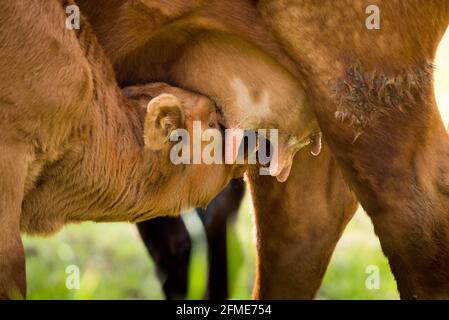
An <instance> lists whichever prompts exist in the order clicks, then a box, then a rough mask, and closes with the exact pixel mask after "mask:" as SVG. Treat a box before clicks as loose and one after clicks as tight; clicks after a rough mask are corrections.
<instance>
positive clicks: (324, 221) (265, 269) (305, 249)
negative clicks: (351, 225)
mask: <svg viewBox="0 0 449 320" xmlns="http://www.w3.org/2000/svg"><path fill="white" fill-rule="evenodd" d="M250 186H251V194H252V199H253V203H254V208H255V215H256V225H257V274H256V284H255V288H254V293H253V295H254V297H255V298H258V299H312V298H313V297H314V296H315V294H316V292H317V290H318V289H319V287H320V284H321V281H322V278H323V276H324V273H325V271H326V268H327V265H328V263H329V260H330V258H331V255H332V252H333V250H334V248H335V245H336V244H337V241H338V239H339V238H340V236H341V234H342V232H343V230H344V228H345V226H346V224H347V223H348V221H349V220H350V219H351V217H352V216H353V214H354V212H355V210H356V208H357V203H356V201H355V199H354V197H353V195H352V194H351V192H350V191H349V189H348V187H347V186H346V184H345V183H344V181H343V179H342V176H341V174H340V172H339V169H338V168H337V166H336V164H335V161H334V160H333V159H332V157H331V156H330V153H329V151H328V149H327V147H325V148H324V149H323V152H322V153H321V154H320V155H319V156H318V157H313V156H311V155H310V154H309V150H302V151H300V152H299V153H298V154H297V155H296V157H295V162H294V166H293V168H292V172H291V175H290V177H289V178H288V180H287V182H285V183H283V184H280V183H278V182H277V181H276V180H275V179H273V178H271V177H268V176H258V175H252V177H251V182H250Z"/></svg>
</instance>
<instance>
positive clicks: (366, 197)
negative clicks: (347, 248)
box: [78, 0, 449, 299]
mask: <svg viewBox="0 0 449 320" xmlns="http://www.w3.org/2000/svg"><path fill="white" fill-rule="evenodd" d="M78 3H79V5H80V7H81V8H82V10H83V11H84V12H85V13H86V15H88V16H89V19H90V20H91V22H92V24H93V26H94V29H95V32H96V34H97V35H98V37H99V40H100V43H101V44H102V46H103V47H104V48H105V51H106V54H107V55H108V57H109V58H110V59H111V62H112V64H113V66H114V69H115V70H116V73H117V79H118V82H119V84H120V85H121V86H124V85H129V84H134V83H145V82H148V81H154V80H157V81H167V82H169V83H171V84H173V85H177V86H181V87H184V88H186V89H189V90H193V91H198V92H201V93H202V94H205V95H208V96H210V97H212V98H213V99H214V100H215V101H217V103H218V104H219V105H220V106H221V107H222V109H226V107H227V106H226V105H224V104H223V101H225V99H226V97H219V96H218V97H214V94H216V92H215V90H211V87H208V84H207V83H205V82H207V79H208V75H209V74H213V73H217V74H219V75H223V76H224V77H227V75H228V72H231V71H230V70H229V69H226V70H224V71H223V69H222V67H221V65H220V60H219V59H216V60H215V64H213V65H210V66H209V68H208V69H207V70H204V69H201V68H199V70H198V72H197V73H196V74H195V75H193V74H190V75H189V77H191V78H192V79H194V80H195V81H193V80H191V79H184V78H182V77H177V76H176V75H177V72H179V70H177V68H186V66H187V67H188V66H189V63H188V61H186V60H185V59H184V58H183V53H184V52H185V51H187V52H188V54H187V56H188V57H190V58H192V59H193V60H194V61H200V60H201V58H202V56H203V55H205V54H207V53H205V52H207V48H204V47H203V48H202V49H201V50H198V51H196V52H195V51H194V52H192V50H193V49H192V48H195V46H196V45H197V43H196V42H195V41H196V39H198V38H199V37H201V36H202V35H204V34H209V35H210V34H211V33H212V34H215V35H217V34H219V35H223V37H222V39H223V45H224V46H226V45H229V41H233V40H232V39H234V41H236V42H239V43H241V41H243V42H246V43H247V44H249V45H252V46H254V47H256V48H257V49H258V50H262V51H263V52H264V53H265V54H267V55H269V56H271V57H272V58H274V59H275V60H276V62H277V63H279V65H281V66H282V67H284V68H285V69H287V70H288V71H289V72H290V73H291V74H292V75H293V76H294V77H295V78H296V79H297V80H298V81H299V82H300V83H301V85H302V87H303V88H304V90H305V92H306V96H307V100H308V101H309V103H310V106H311V108H312V109H313V111H314V115H315V116H316V119H317V121H318V124H319V126H320V129H321V130H322V132H323V135H324V139H325V141H326V144H325V146H324V148H323V152H322V154H321V155H320V156H319V157H318V158H316V159H313V158H312V157H311V156H310V155H309V154H308V153H307V150H306V149H303V150H302V151H299V152H298V154H297V155H296V158H295V160H294V162H293V164H292V168H291V173H290V178H289V179H288V180H287V181H286V182H285V183H284V184H279V183H277V182H276V181H275V180H274V179H272V178H270V177H267V176H259V175H257V174H251V172H249V174H248V177H249V180H250V181H249V185H250V189H251V196H252V199H253V204H254V207H255V216H256V219H255V221H256V226H257V250H258V258H257V275H256V284H255V288H254V297H255V298H290V299H291V298H312V297H313V296H314V295H315V293H316V292H317V290H318V288H319V286H320V283H321V280H322V277H323V275H324V272H325V270H326V267H327V264H328V262H329V259H330V256H331V254H332V251H333V249H334V247H335V245H336V242H337V241H338V239H339V237H340V235H341V233H342V230H343V229H344V227H345V225H346V224H347V222H348V221H349V220H350V219H351V217H352V215H353V214H354V212H355V208H356V206H357V200H358V201H360V203H361V205H362V206H363V208H364V209H365V210H366V211H367V213H368V214H369V216H370V218H371V219H372V222H373V224H374V228H375V232H376V234H377V235H378V236H379V238H380V242H381V246H382V249H383V251H384V253H385V255H386V256H387V257H388V259H389V262H390V266H391V269H392V271H393V273H394V275H395V278H396V280H397V284H398V289H399V292H400V295H401V298H404V299H429V298H448V297H449V273H448V271H447V270H449V247H448V244H447V243H449V225H448V223H449V222H448V221H449V220H448V218H447V217H448V206H449V203H448V193H449V192H448V187H447V184H448V161H447V159H448V154H447V153H448V152H449V151H448V150H449V149H448V147H449V146H448V137H447V133H446V130H445V128H444V126H443V123H442V121H441V118H440V115H439V112H438V109H437V107H436V102H435V98H434V93H433V83H432V71H433V70H432V62H433V59H434V56H435V51H436V48H437V45H438V43H439V41H440V39H441V37H442V35H443V33H444V31H445V30H446V28H447V26H448V23H449V2H448V1H446V0H434V1H426V2H423V1H419V0H407V1H401V0H388V1H387V0H374V1H373V0H342V1H338V2H335V1H331V0H323V1H312V0H260V1H257V0H254V1H251V0H230V1H218V0H215V1H201V0H199V1H187V2H186V1H180V0H179V1H163V0H162V1H142V2H139V1H137V2H136V1H126V2H121V1H98V2H95V4H93V3H92V2H91V3H89V2H88V1H86V0H81V1H78ZM370 6H371V8H372V7H373V6H374V7H375V8H377V9H378V10H377V11H378V13H379V14H380V25H379V27H378V28H371V27H369V26H368V25H367V23H366V19H367V15H366V12H367V10H368V9H369V7H370ZM186 37H187V39H188V40H187V41H185V39H186ZM230 38H231V40H230ZM225 42H226V43H225ZM218 44H220V42H219V41H218V42H217V43H215V45H218ZM235 54H236V55H239V54H242V52H241V51H236V53H235ZM236 59H239V57H236ZM227 60H229V59H227ZM180 61H181V62H180ZM255 65H257V64H255V63H253V62H252V63H251V67H252V69H251V70H248V69H246V68H240V70H239V71H240V72H241V73H248V72H249V73H251V72H257V71H254V70H253V69H254V66H255ZM231 67H232V66H231ZM193 71H194V70H193ZM206 71H207V72H206ZM235 71H236V70H232V72H235ZM237 74H238V72H237ZM262 76H263V77H265V78H267V79H269V78H270V74H265V75H262ZM184 80H185V81H184ZM214 85H215V86H216V85H217V84H216V83H215V84H214ZM274 85H275V84H273V86H274ZM208 91H209V92H208ZM223 113H226V111H223ZM286 117H288V113H287V114H286ZM355 196H356V197H357V200H356V198H355Z"/></svg>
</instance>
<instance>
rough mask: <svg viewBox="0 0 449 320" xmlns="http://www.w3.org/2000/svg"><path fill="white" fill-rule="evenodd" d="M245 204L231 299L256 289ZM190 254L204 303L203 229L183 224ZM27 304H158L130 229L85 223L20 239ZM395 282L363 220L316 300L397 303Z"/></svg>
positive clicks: (233, 250)
mask: <svg viewBox="0 0 449 320" xmlns="http://www.w3.org/2000/svg"><path fill="white" fill-rule="evenodd" d="M248 206H249V204H248V201H245V203H244V205H243V206H242V209H241V210H240V213H239V216H238V218H237V221H235V223H233V224H232V226H231V230H232V232H230V235H229V237H228V243H229V249H228V250H229V269H230V275H231V276H230V278H231V280H230V284H229V288H230V292H231V298H233V299H249V298H250V297H251V289H252V285H253V281H254V269H255V246H254V241H253V231H252V225H251V216H250V213H249V208H248ZM185 221H186V224H187V225H188V227H189V230H190V231H191V233H192V237H193V240H194V241H193V243H194V250H193V254H192V258H191V264H190V284H189V298H190V299H201V297H203V294H204V289H205V285H206V275H207V269H206V247H205V241H204V233H203V230H202V226H201V223H200V222H199V220H198V218H197V217H196V215H194V214H188V215H187V216H186V217H185ZM25 248H26V255H27V274H28V297H29V299H162V298H163V295H162V292H161V288H160V284H159V282H158V280H157V278H156V275H155V269H154V265H153V263H152V261H151V259H150V258H149V257H148V255H147V253H146V251H145V248H144V246H143V244H142V242H141V241H140V239H139V236H138V233H137V230H136V228H135V227H134V225H130V224H94V223H84V224H81V225H72V226H68V227H66V228H65V229H64V230H63V231H62V232H60V233H59V234H57V235H56V236H54V237H50V238H30V237H26V238H25ZM71 265H76V266H77V267H78V268H79V271H80V272H79V274H80V288H79V289H72V290H70V289H67V287H66V280H67V277H68V276H69V274H67V273H66V269H67V267H69V266H71ZM368 265H376V266H378V267H379V270H380V288H379V289H378V290H369V289H367V288H366V286H365V281H366V277H367V276H368V274H366V273H365V271H366V267H367V266H368ZM397 297H398V295H397V292H396V289H395V282H394V279H393V277H392V275H391V273H390V271H389V267H388V263H387V261H386V259H385V258H384V257H383V255H382V253H381V251H380V246H379V242H378V240H377V238H376V237H375V236H374V233H373V230H372V226H371V224H370V221H369V219H368V218H367V217H366V215H365V214H364V213H363V212H358V214H357V216H356V218H355V219H354V220H353V221H352V222H351V223H350V225H349V226H348V228H347V230H346V232H345V234H344V236H343V238H342V239H341V241H340V242H339V245H338V247H337V250H336V251H335V254H334V256H333V258H332V262H331V265H330V267H329V270H328V272H327V274H326V277H325V279H324V284H323V287H322V289H321V291H320V292H319V295H318V298H319V299H395V298H397Z"/></svg>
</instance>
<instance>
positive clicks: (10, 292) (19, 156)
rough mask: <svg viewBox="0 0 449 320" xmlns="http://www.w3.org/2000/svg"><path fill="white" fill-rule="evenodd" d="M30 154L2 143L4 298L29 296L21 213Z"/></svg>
mask: <svg viewBox="0 0 449 320" xmlns="http://www.w3.org/2000/svg"><path fill="white" fill-rule="evenodd" d="M27 158H28V157H27V154H26V151H25V148H22V147H21V146H11V145H7V144H6V143H2V144H1V145H0V299H17V298H25V296H26V276H25V255H24V249H23V245H22V240H21V237H20V215H21V205H22V200H23V196H24V186H25V177H26V172H27V165H28V161H27Z"/></svg>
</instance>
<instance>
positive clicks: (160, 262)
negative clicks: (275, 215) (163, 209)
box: [137, 179, 245, 300]
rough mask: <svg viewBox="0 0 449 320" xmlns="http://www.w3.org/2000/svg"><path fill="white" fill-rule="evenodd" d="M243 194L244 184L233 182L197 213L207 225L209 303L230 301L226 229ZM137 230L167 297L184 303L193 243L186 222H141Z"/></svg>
mask: <svg viewBox="0 0 449 320" xmlns="http://www.w3.org/2000/svg"><path fill="white" fill-rule="evenodd" d="M244 193H245V185H244V183H243V180H242V179H236V180H232V181H231V182H230V184H229V185H228V186H227V187H226V188H225V189H224V190H223V191H222V192H221V193H220V194H219V195H218V196H217V197H216V198H215V199H214V200H212V202H211V203H210V204H209V205H208V206H207V208H206V209H202V208H197V209H196V210H197V213H198V215H199V217H200V219H201V221H202V223H203V225H204V229H205V232H206V239H207V247H208V264H209V268H208V271H209V272H208V279H209V280H208V283H207V291H206V297H205V298H206V299H211V300H223V299H227V298H228V297H229V292H228V268H227V261H228V260H227V246H226V240H227V227H228V224H229V223H230V220H232V218H234V217H235V216H236V214H237V212H238V210H239V207H240V203H241V201H242V199H243V196H244ZM137 227H138V229H139V233H140V235H141V237H142V240H143V242H144V244H145V246H146V248H147V250H148V252H149V253H150V255H151V256H152V258H153V260H154V262H155V264H156V270H157V273H158V277H159V279H160V281H161V283H162V289H163V291H164V294H165V297H166V298H167V299H185V298H186V297H187V285H188V268H189V262H190V254H191V245H192V242H191V239H190V235H189V232H188V230H187V228H186V226H185V224H184V222H183V220H182V219H181V217H172V218H167V217H160V218H155V219H152V220H147V221H143V222H139V223H138V224H137Z"/></svg>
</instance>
